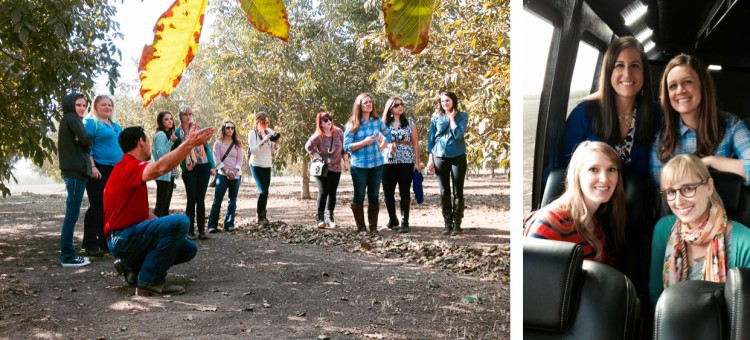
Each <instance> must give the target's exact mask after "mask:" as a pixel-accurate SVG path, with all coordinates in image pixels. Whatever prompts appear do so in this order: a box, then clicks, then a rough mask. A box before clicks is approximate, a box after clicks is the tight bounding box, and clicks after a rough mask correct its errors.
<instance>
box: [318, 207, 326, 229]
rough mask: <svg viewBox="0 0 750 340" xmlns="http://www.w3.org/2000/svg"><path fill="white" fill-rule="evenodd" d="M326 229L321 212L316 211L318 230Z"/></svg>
mask: <svg viewBox="0 0 750 340" xmlns="http://www.w3.org/2000/svg"><path fill="white" fill-rule="evenodd" d="M325 227H326V222H325V220H324V219H323V210H318V228H320V229H324V228H325Z"/></svg>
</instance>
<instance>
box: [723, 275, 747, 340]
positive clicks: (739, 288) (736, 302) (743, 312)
mask: <svg viewBox="0 0 750 340" xmlns="http://www.w3.org/2000/svg"><path fill="white" fill-rule="evenodd" d="M724 302H725V303H726V305H727V308H728V309H727V310H728V312H729V314H730V320H729V323H730V326H729V339H731V340H735V339H750V323H749V322H747V319H748V317H747V315H748V314H750V269H749V268H731V269H729V272H728V273H727V284H726V286H724Z"/></svg>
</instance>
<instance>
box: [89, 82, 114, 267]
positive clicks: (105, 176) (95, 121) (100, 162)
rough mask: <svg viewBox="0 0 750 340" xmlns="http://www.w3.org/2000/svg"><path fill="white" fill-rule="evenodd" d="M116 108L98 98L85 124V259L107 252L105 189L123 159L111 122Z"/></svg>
mask: <svg viewBox="0 0 750 340" xmlns="http://www.w3.org/2000/svg"><path fill="white" fill-rule="evenodd" d="M114 109H115V105H114V102H113V101H112V98H110V97H108V96H106V95H99V96H96V98H94V107H93V110H92V111H91V113H90V114H89V116H88V117H87V118H86V119H85V120H84V122H83V125H84V126H85V127H86V133H87V134H88V135H89V137H91V140H92V141H93V145H92V146H91V157H90V161H91V180H89V181H88V183H87V184H86V194H87V195H88V198H89V209H88V210H86V216H85V217H84V220H83V230H84V232H83V247H84V248H85V249H86V255H88V256H92V257H102V256H104V253H105V252H106V251H108V247H107V238H106V235H104V187H105V186H106V185H107V181H108V180H109V175H110V174H111V173H112V169H113V168H114V167H115V164H117V162H119V161H120V160H121V159H122V155H123V152H122V149H120V144H119V143H118V141H117V139H118V138H119V137H120V132H122V127H120V125H118V124H117V123H115V121H114V119H113V114H114Z"/></svg>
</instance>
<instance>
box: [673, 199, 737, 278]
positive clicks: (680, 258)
mask: <svg viewBox="0 0 750 340" xmlns="http://www.w3.org/2000/svg"><path fill="white" fill-rule="evenodd" d="M728 220H729V219H728V218H727V213H726V211H724V207H721V206H712V207H711V208H710V209H709V210H708V213H707V214H706V215H705V216H704V217H702V218H701V219H700V220H699V221H698V227H696V228H692V229H691V228H690V226H688V224H687V223H682V222H681V221H680V220H679V219H677V221H676V222H675V224H674V226H673V227H672V232H671V234H670V235H669V240H668V241H667V250H666V252H665V255H664V270H663V271H662V278H663V281H664V288H667V287H669V286H671V285H674V284H675V283H677V282H680V281H686V280H687V279H688V269H689V268H688V267H689V262H688V256H687V245H688V243H690V244H694V245H702V246H706V247H707V249H706V256H705V258H704V260H703V273H702V274H701V280H704V281H712V282H726V273H727V257H726V252H725V248H724V236H725V233H726V228H727V222H728Z"/></svg>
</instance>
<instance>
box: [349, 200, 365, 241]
mask: <svg viewBox="0 0 750 340" xmlns="http://www.w3.org/2000/svg"><path fill="white" fill-rule="evenodd" d="M350 207H351V208H352V214H353V215H354V222H355V223H356V224H357V232H359V234H360V235H367V228H366V227H365V211H364V208H365V207H364V206H363V205H362V204H354V203H352V204H351V206H350Z"/></svg>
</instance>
